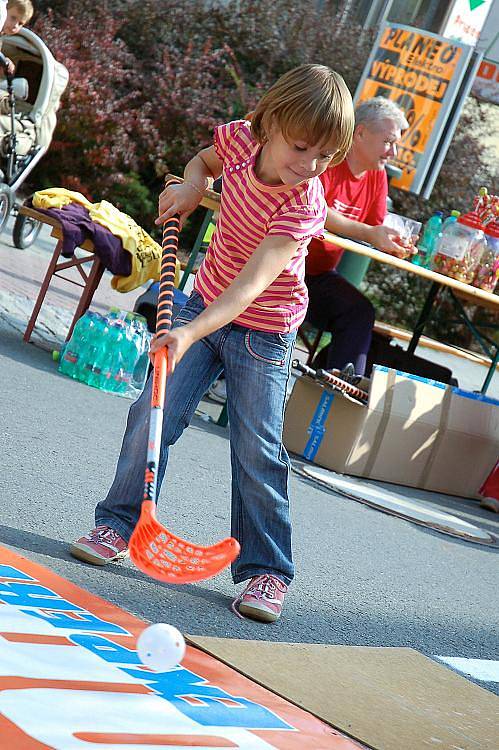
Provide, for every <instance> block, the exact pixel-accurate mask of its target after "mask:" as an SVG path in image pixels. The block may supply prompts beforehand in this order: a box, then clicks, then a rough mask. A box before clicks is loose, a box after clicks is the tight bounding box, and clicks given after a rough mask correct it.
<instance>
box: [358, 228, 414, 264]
mask: <svg viewBox="0 0 499 750" xmlns="http://www.w3.org/2000/svg"><path fill="white" fill-rule="evenodd" d="M367 238H368V242H370V244H371V245H373V246H374V247H376V248H377V249H378V250H382V251H383V252H384V253H390V254H391V255H395V256H396V257H397V258H407V257H408V256H411V255H414V254H415V253H416V252H417V250H416V248H415V247H414V245H412V244H411V243H406V242H405V240H403V238H402V237H401V236H400V234H399V233H398V232H397V231H396V230H395V229H391V228H390V227H385V226H383V224H380V225H378V226H376V227H369V229H368V232H367Z"/></svg>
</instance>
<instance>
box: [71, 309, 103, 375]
mask: <svg viewBox="0 0 499 750" xmlns="http://www.w3.org/2000/svg"><path fill="white" fill-rule="evenodd" d="M105 325H106V324H105V320H104V318H103V317H102V315H100V314H99V313H98V312H93V311H91V312H90V313H89V322H88V326H87V331H86V334H87V335H86V341H85V343H84V344H83V346H82V348H81V350H80V356H79V358H78V367H77V375H76V377H77V378H78V380H81V381H82V382H83V383H89V382H90V380H91V377H92V371H93V367H94V363H95V360H96V358H97V355H98V353H99V351H100V348H101V346H102V340H103V331H104V328H105Z"/></svg>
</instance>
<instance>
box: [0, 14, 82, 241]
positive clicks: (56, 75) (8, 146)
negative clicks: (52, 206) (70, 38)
mask: <svg viewBox="0 0 499 750" xmlns="http://www.w3.org/2000/svg"><path fill="white" fill-rule="evenodd" d="M21 2H23V0H21ZM11 3H13V4H14V3H16V0H11V1H10V2H9V6H10V5H11ZM10 62H11V63H12V64H13V66H14V73H13V74H12V66H11V65H10V64H9V63H10ZM0 68H1V69H3V71H4V74H5V80H3V81H1V82H0V89H3V90H4V91H6V96H5V97H3V99H4V101H0V232H1V231H2V229H3V228H4V226H5V224H6V222H7V219H8V218H9V215H10V213H11V212H13V213H15V214H17V217H16V221H15V223H14V231H13V239H14V244H15V245H16V247H19V248H21V249H24V248H25V247H28V246H29V245H31V244H32V242H33V241H34V240H35V238H36V236H37V235H38V232H39V231H40V228H41V225H40V224H39V222H36V221H33V220H32V219H30V218H29V217H26V216H24V215H22V214H18V213H17V211H18V204H17V200H16V193H17V191H18V190H19V188H20V187H21V185H22V184H23V182H24V181H25V179H26V177H27V176H28V174H29V173H30V172H31V171H32V170H33V168H34V167H35V166H36V165H37V164H38V162H39V161H40V159H41V158H42V157H43V155H44V154H45V152H46V151H47V150H48V148H49V145H50V142H51V140H52V135H53V132H54V129H55V126H56V122H57V120H56V112H57V110H58V108H59V103H60V99H61V96H62V94H63V92H64V90H65V88H66V86H67V83H68V71H67V70H66V68H65V67H64V65H62V64H61V63H59V62H57V61H56V60H55V59H54V57H53V56H52V54H51V52H50V50H49V49H48V48H47V46H46V45H45V44H44V42H43V41H42V40H41V39H40V37H38V36H37V35H36V34H35V33H33V32H32V31H30V30H29V29H25V28H21V29H20V30H19V32H18V33H14V34H11V35H9V36H4V37H3V40H2V52H1V56H0ZM5 112H7V114H5Z"/></svg>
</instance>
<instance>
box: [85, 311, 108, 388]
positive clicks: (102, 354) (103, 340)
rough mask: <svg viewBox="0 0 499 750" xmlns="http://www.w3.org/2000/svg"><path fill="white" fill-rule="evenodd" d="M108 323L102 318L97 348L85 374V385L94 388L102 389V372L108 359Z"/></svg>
mask: <svg viewBox="0 0 499 750" xmlns="http://www.w3.org/2000/svg"><path fill="white" fill-rule="evenodd" d="M110 325H111V324H110V323H109V322H108V321H107V319H106V318H102V322H101V326H100V332H99V346H98V348H97V350H96V351H95V354H94V361H93V364H92V369H91V371H89V372H88V373H87V383H88V384H89V385H92V386H93V387H94V388H102V386H103V383H104V378H103V371H104V369H105V367H106V361H107V359H108V357H109V353H108V348H109V342H108V339H109V328H110Z"/></svg>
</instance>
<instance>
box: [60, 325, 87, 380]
mask: <svg viewBox="0 0 499 750" xmlns="http://www.w3.org/2000/svg"><path fill="white" fill-rule="evenodd" d="M87 324H88V313H85V315H83V316H82V317H81V318H79V320H77V322H76V325H75V327H74V328H73V333H72V335H71V338H70V340H69V341H68V342H67V343H66V344H65V345H64V349H63V352H62V353H61V357H60V358H59V372H62V373H63V374H64V375H68V376H69V377H70V378H77V368H78V357H79V354H80V349H81V348H82V346H83V345H84V342H85V340H86V328H87Z"/></svg>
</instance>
